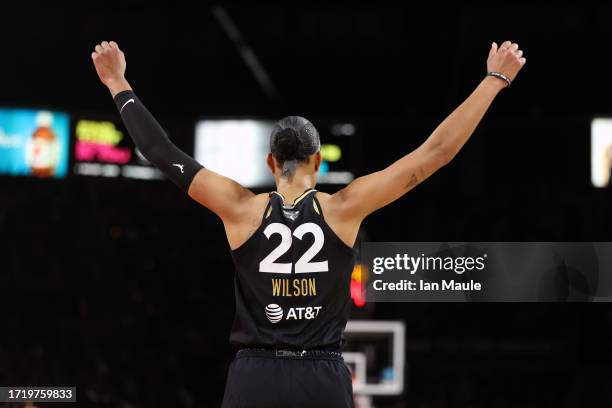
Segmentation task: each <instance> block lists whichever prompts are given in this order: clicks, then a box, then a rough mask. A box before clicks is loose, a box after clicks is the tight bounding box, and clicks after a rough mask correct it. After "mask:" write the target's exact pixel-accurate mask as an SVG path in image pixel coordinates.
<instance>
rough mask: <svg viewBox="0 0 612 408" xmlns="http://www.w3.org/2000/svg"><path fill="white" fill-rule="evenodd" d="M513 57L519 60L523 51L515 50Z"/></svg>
mask: <svg viewBox="0 0 612 408" xmlns="http://www.w3.org/2000/svg"><path fill="white" fill-rule="evenodd" d="M514 55H516V56H517V58H521V57H522V56H523V50H517V51H516V52H515V53H514Z"/></svg>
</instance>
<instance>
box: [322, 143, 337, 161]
mask: <svg viewBox="0 0 612 408" xmlns="http://www.w3.org/2000/svg"><path fill="white" fill-rule="evenodd" d="M321 157H322V158H323V160H325V161H328V162H337V161H338V160H340V159H341V158H342V149H341V148H340V146H338V145H334V144H323V145H321Z"/></svg>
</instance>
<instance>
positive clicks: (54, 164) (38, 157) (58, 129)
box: [0, 109, 69, 178]
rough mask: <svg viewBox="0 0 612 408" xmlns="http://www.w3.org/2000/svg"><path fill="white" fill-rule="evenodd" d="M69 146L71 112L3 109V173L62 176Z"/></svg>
mask: <svg viewBox="0 0 612 408" xmlns="http://www.w3.org/2000/svg"><path fill="white" fill-rule="evenodd" d="M68 149H69V118H68V114H66V113H63V112H52V111H44V110H30V109H0V174H8V175H15V176H34V177H55V178H62V177H64V176H66V173H67V171H68Z"/></svg>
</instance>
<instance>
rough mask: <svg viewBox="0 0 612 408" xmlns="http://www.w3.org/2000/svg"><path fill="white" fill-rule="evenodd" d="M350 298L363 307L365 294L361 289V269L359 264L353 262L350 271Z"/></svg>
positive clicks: (356, 304)
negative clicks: (353, 265) (353, 264)
mask: <svg viewBox="0 0 612 408" xmlns="http://www.w3.org/2000/svg"><path fill="white" fill-rule="evenodd" d="M351 299H352V300H353V303H354V304H355V306H357V307H364V306H365V304H366V294H365V291H364V290H363V269H362V267H361V264H355V267H354V268H353V272H352V273H351Z"/></svg>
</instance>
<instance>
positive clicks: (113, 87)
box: [105, 77, 132, 98]
mask: <svg viewBox="0 0 612 408" xmlns="http://www.w3.org/2000/svg"><path fill="white" fill-rule="evenodd" d="M105 85H106V87H107V88H108V90H109V91H110V93H111V95H112V96H113V98H114V97H115V96H116V95H117V94H118V93H120V92H123V91H131V90H132V87H131V86H130V84H129V83H128V81H127V80H126V79H125V78H124V77H119V78H112V79H109V80H108V81H105Z"/></svg>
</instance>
